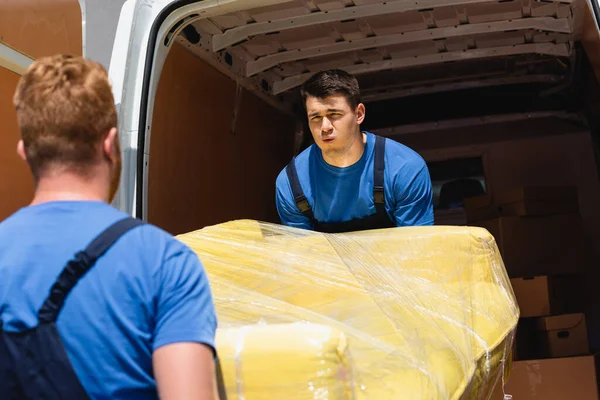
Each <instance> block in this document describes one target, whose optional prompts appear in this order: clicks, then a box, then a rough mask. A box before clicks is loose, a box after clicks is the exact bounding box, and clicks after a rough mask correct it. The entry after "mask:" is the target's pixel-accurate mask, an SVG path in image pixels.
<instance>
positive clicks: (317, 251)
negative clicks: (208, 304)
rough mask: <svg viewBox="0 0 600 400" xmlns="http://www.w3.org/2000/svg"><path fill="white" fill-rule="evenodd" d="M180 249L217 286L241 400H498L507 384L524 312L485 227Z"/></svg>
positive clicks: (235, 227) (264, 228) (228, 228)
mask: <svg viewBox="0 0 600 400" xmlns="http://www.w3.org/2000/svg"><path fill="white" fill-rule="evenodd" d="M178 238H179V239H180V240H181V241H183V242H184V243H186V244H187V245H189V246H190V247H191V248H192V249H193V250H194V251H195V252H197V254H198V255H199V257H200V259H201V260H202V262H203V264H204V266H205V268H206V270H207V273H208V276H209V279H210V281H211V287H212V290H213V293H214V298H215V304H216V308H217V314H218V318H219V332H218V335H217V351H218V352H219V356H220V358H221V362H222V364H223V365H222V366H223V375H224V380H225V384H226V388H227V394H228V399H229V400H234V399H240V400H241V399H244V400H257V399H261V400H262V399H290V400H295V399H376V400H387V399H390V400H392V399H393V400H398V399H488V398H490V396H491V394H492V392H493V390H494V387H495V386H496V385H498V384H502V381H503V380H505V379H506V378H505V376H504V373H505V370H506V367H507V363H508V361H509V358H510V354H511V351H510V350H511V348H512V343H513V338H514V332H515V329H516V325H517V322H518V318H519V310H518V307H517V304H516V300H515V297H514V294H513V292H512V289H511V286H510V282H509V279H508V276H507V274H506V270H505V268H504V265H503V262H502V259H501V257H500V255H499V252H498V248H497V246H496V243H495V241H494V238H493V237H492V236H491V235H490V234H489V233H488V232H487V231H486V230H484V229H482V228H475V227H442V226H433V227H410V228H392V229H385V230H372V231H364V232H353V233H347V234H335V235H327V234H321V233H315V232H311V231H305V230H300V229H293V228H287V227H283V226H280V225H271V224H266V223H260V222H257V221H252V220H240V221H232V222H228V223H224V224H220V225H215V226H211V227H207V228H204V229H201V230H199V231H195V232H190V233H187V234H184V235H180V236H178ZM246 338H247V339H248V340H246ZM261 353H262V354H263V356H262V357H261V356H260V354H261Z"/></svg>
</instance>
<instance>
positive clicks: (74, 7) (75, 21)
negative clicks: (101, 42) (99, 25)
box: [0, 0, 82, 58]
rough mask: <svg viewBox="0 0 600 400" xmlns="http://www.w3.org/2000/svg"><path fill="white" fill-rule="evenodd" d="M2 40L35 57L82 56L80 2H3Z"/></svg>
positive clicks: (0, 5)
mask: <svg viewBox="0 0 600 400" xmlns="http://www.w3.org/2000/svg"><path fill="white" fill-rule="evenodd" d="M0 40H2V41H3V42H4V43H6V44H8V45H10V46H12V47H13V48H15V49H17V50H19V51H21V52H23V53H25V54H27V55H28V56H30V57H33V58H37V57H42V56H46V55H50V54H56V53H70V54H75V55H81V54H82V26H81V9H80V7H79V2H78V1H77V0H3V1H0Z"/></svg>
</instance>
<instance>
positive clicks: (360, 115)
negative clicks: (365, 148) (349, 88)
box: [356, 103, 366, 125]
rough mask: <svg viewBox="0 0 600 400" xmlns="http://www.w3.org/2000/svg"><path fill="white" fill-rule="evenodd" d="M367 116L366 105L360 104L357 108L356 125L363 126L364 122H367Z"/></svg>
mask: <svg viewBox="0 0 600 400" xmlns="http://www.w3.org/2000/svg"><path fill="white" fill-rule="evenodd" d="M365 114H366V110H365V105H364V104H363V103H360V104H359V105H358V106H356V123H357V124H359V125H360V124H362V123H363V121H364V120H365Z"/></svg>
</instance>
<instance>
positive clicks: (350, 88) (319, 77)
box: [300, 69, 360, 109]
mask: <svg viewBox="0 0 600 400" xmlns="http://www.w3.org/2000/svg"><path fill="white" fill-rule="evenodd" d="M300 94H301V96H302V104H303V105H304V106H306V99H307V98H308V97H316V98H317V99H324V98H326V97H330V96H339V95H342V96H344V97H345V98H346V100H347V101H348V104H350V107H352V109H354V108H356V107H357V106H358V105H359V104H360V88H359V86H358V80H357V79H356V78H355V77H354V76H352V75H351V74H349V73H348V72H346V71H342V70H339V69H330V70H327V71H321V72H317V73H316V74H314V75H313V76H312V77H310V78H309V79H308V80H307V81H306V82H304V84H303V85H302V87H301V88H300Z"/></svg>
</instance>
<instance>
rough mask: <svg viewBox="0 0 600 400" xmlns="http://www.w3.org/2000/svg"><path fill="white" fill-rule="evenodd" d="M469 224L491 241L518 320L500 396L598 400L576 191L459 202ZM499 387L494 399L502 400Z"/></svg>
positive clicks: (511, 193)
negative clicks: (499, 257) (509, 368)
mask: <svg viewBox="0 0 600 400" xmlns="http://www.w3.org/2000/svg"><path fill="white" fill-rule="evenodd" d="M465 209H466V214H467V220H468V221H469V224H471V225H474V226H481V227H484V228H486V229H487V230H488V231H490V233H491V234H492V235H494V237H495V238H496V242H497V244H498V248H499V249H500V252H501V254H502V258H503V261H504V263H505V267H506V270H507V272H508V274H509V276H510V278H511V284H512V287H513V291H514V293H515V297H516V299H517V302H518V304H519V309H520V312H521V315H520V316H521V320H520V321H519V327H518V329H517V335H516V342H515V347H514V355H513V356H514V363H513V368H512V372H511V375H510V379H509V380H508V382H506V385H505V386H504V392H506V393H507V394H510V395H512V396H513V398H535V399H537V398H540V399H541V398H544V399H548V400H553V399H565V398H573V399H574V398H577V399H593V400H596V399H598V390H597V384H596V362H595V360H596V357H594V356H593V355H591V354H589V353H590V348H589V344H588V335H587V327H586V320H585V314H584V313H583V310H584V307H583V306H584V300H583V295H582V292H583V289H582V288H583V285H582V281H581V277H580V275H579V273H580V272H581V271H582V269H583V266H584V264H585V262H586V259H587V257H586V249H585V245H584V228H583V221H582V218H581V216H580V215H579V213H578V199H577V190H576V188H574V187H562V186H550V187H548V186H545V187H544V186H526V187H518V188H514V189H511V190H506V191H500V192H496V193H493V194H487V195H484V196H478V197H473V198H469V199H465ZM501 386H502V385H499V388H498V391H497V393H496V396H495V397H494V399H502V398H503V396H502V394H503V392H502V387H501Z"/></svg>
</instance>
